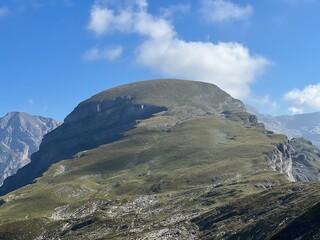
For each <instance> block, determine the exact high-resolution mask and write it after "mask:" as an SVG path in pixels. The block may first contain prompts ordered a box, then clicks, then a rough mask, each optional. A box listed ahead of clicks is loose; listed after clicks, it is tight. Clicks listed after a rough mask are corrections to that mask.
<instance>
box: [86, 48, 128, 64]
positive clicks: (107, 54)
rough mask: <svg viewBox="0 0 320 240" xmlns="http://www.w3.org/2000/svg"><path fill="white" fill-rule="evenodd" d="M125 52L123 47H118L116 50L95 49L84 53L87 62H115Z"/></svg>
mask: <svg viewBox="0 0 320 240" xmlns="http://www.w3.org/2000/svg"><path fill="white" fill-rule="evenodd" d="M122 52H123V48H122V47H121V46H117V47H114V48H97V47H93V48H91V49H89V50H88V51H87V52H85V53H84V55H83V58H84V60H87V61H94V60H109V61H112V60H115V59H116V58H118V57H120V56H121V54H122Z"/></svg>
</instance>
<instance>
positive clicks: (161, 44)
mask: <svg viewBox="0 0 320 240" xmlns="http://www.w3.org/2000/svg"><path fill="white" fill-rule="evenodd" d="M143 6H144V7H143V8H141V7H140V5H139V6H138V8H136V9H134V8H126V9H121V10H119V11H118V12H117V13H116V12H114V11H113V10H111V9H109V8H107V7H106V6H97V5H95V6H94V7H93V9H92V11H91V17H90V23H89V26H91V27H89V29H90V30H91V31H93V32H94V33H95V34H97V35H102V34H106V33H108V32H110V31H115V30H117V31H120V32H125V33H135V34H138V35H140V36H142V37H144V40H143V42H142V43H141V44H140V45H139V46H138V47H137V50H136V58H137V62H138V63H140V64H141V65H143V66H146V67H148V68H150V69H153V70H154V71H156V72H159V73H161V74H163V75H165V76H166V77H175V78H185V79H194V80H200V81H205V82H209V83H213V84H216V85H218V86H219V87H221V88H222V89H224V90H226V91H227V92H228V93H230V94H231V95H233V96H234V97H237V98H245V97H247V96H248V95H249V94H250V84H251V83H252V82H254V80H255V79H256V78H257V76H258V75H259V74H260V73H261V72H262V71H263V70H264V69H265V67H266V66H267V65H268V60H267V59H265V58H264V57H262V56H256V55H252V54H251V53H250V51H249V49H248V48H246V47H245V46H243V45H242V44H239V43H235V42H227V43H225V42H220V43H211V42H200V41H198V42H195V41H186V40H183V39H180V38H179V37H178V34H177V32H176V31H175V29H174V27H173V25H172V23H171V22H170V21H168V20H166V19H165V18H163V17H156V16H154V15H151V14H150V13H148V12H147V9H146V7H145V5H143ZM99 16H100V17H99Z"/></svg>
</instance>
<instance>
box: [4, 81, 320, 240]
mask: <svg viewBox="0 0 320 240" xmlns="http://www.w3.org/2000/svg"><path fill="white" fill-rule="evenodd" d="M162 83H163V81H162V82H161V84H160V85H159V84H156V82H144V83H143V84H141V83H140V84H138V85H137V86H136V85H135V84H130V85H125V86H122V87H121V88H115V89H111V90H109V91H108V92H103V93H100V94H98V95H96V96H94V97H93V98H91V99H89V100H87V101H85V102H83V103H81V104H80V105H79V106H78V107H77V108H76V111H75V112H76V113H77V111H79V113H81V111H82V109H81V108H82V107H83V106H85V105H87V104H93V105H92V106H93V109H95V108H96V103H97V102H100V101H101V100H112V99H113V98H116V97H119V96H129V95H130V96H132V97H133V104H150V105H158V106H167V107H168V108H169V109H170V111H169V112H167V113H160V114H157V115H156V116H155V117H153V118H150V119H147V120H143V121H141V122H139V124H138V125H137V127H136V128H135V129H133V130H131V131H129V132H126V134H125V135H124V137H123V138H122V139H121V140H120V141H117V142H113V143H110V144H107V145H103V146H101V147H98V148H96V149H92V150H89V151H85V152H81V153H79V154H77V155H76V156H75V157H74V159H69V160H65V161H61V162H60V163H58V164H55V165H53V166H52V167H51V168H50V169H49V170H48V171H47V172H46V173H45V174H44V176H43V177H41V178H39V179H38V181H37V182H36V183H35V184H32V185H28V186H26V187H24V188H21V189H19V190H17V191H15V192H12V193H10V194H8V195H6V196H4V197H3V199H5V200H6V203H5V204H4V205H3V206H1V207H0V238H1V239H34V238H35V237H36V236H39V235H42V237H43V238H42V239H57V238H59V239H119V238H121V239H135V238H139V239H159V238H161V237H164V236H166V237H169V238H170V237H171V238H178V237H180V238H181V239H187V238H188V239H192V238H193V237H194V238H199V237H200V238H204V239H205V238H209V239H210V238H217V239H219V238H224V237H232V236H240V237H241V236H246V238H248V236H252V234H253V233H255V232H256V231H259V229H264V227H265V226H268V224H269V223H272V224H270V226H273V230H272V231H270V233H268V232H263V233H259V234H258V235H256V236H258V237H256V238H255V239H265V238H266V237H269V236H270V234H273V232H276V231H277V230H279V229H281V228H282V227H284V226H286V224H288V222H289V221H291V220H292V218H293V217H295V216H299V215H300V214H302V213H303V212H304V211H305V210H306V209H308V208H310V207H311V206H312V205H313V204H315V203H316V202H318V201H319V200H320V197H319V196H318V191H317V190H316V188H315V187H312V186H309V185H301V184H294V183H290V182H289V181H288V180H287V178H286V177H285V176H284V175H283V174H280V173H277V172H274V171H272V170H271V169H270V167H269V166H268V165H267V163H266V155H265V153H267V152H270V151H272V150H273V149H274V144H275V143H279V142H283V141H285V140H286V139H285V137H284V136H282V135H266V134H265V132H264V130H263V129H262V128H260V127H254V126H252V127H249V126H248V125H245V124H241V123H240V122H241V121H242V119H245V118H246V116H245V115H246V114H244V113H241V114H239V115H232V116H231V117H230V120H228V119H225V118H224V117H222V116H219V115H204V116H197V117H195V116H193V115H192V114H188V111H191V112H192V111H197V109H201V110H202V111H204V112H206V111H209V112H211V113H212V109H214V110H217V111H218V112H220V111H222V110H238V111H239V110H241V108H242V105H241V103H240V102H238V101H236V100H232V99H231V98H230V96H228V95H226V94H225V93H224V92H222V91H221V90H219V89H217V88H216V87H214V86H212V85H211V86H208V84H204V83H200V84H199V83H195V82H192V83H190V82H185V81H172V80H169V81H165V82H164V84H162ZM132 89H135V91H133V90H132ZM168 89H171V90H170V91H168ZM172 89H173V90H172ZM162 92H166V94H164V95H161V93H162ZM199 92H200V93H201V94H200V95H199ZM228 101H229V102H228ZM231 102H232V103H231ZM187 106H188V107H187ZM190 106H191V108H190ZM82 113H83V116H85V115H86V114H87V112H85V110H84V111H83V112H82ZM192 116H193V117H192ZM75 117H76V114H74V115H73V116H71V118H70V119H75ZM232 119H234V120H232ZM266 188H268V190H267V191H266ZM296 189H298V190H296ZM290 194H291V195H290ZM292 194H293V195H292ZM304 195H306V196H311V197H310V198H308V199H307V201H305V198H304V197H303V196H304ZM292 196H293V197H292ZM279 203H283V204H282V205H281V208H280V210H279V209H278V208H277V206H278V204H279ZM266 206H268V207H266ZM251 209H252V212H251ZM264 209H267V210H270V212H271V214H269V213H268V211H265V210H264ZM256 212H257V213H258V214H255V213H256ZM288 212H292V214H291V215H290V216H291V218H289V217H288V216H286V214H287V213H288ZM248 213H249V214H248ZM250 214H251V215H250ZM219 216H221V217H219ZM283 216H286V217H288V219H287V220H286V221H284V222H283V218H282V217H283ZM192 219H194V220H193V222H191V220H192ZM282 222H283V223H282ZM267 223H268V224H267ZM259 224H260V228H259ZM281 224H282V225H281ZM225 226H227V228H226V227H225ZM198 228H199V229H200V231H199V230H198ZM266 229H267V228H266ZM234 233H237V234H238V235H235V234H234ZM268 234H269V235H268ZM38 239H41V238H38Z"/></svg>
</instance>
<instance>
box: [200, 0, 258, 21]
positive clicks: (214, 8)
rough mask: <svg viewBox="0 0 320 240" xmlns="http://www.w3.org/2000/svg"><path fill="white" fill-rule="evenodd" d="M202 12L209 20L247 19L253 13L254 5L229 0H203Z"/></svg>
mask: <svg viewBox="0 0 320 240" xmlns="http://www.w3.org/2000/svg"><path fill="white" fill-rule="evenodd" d="M200 12H201V14H202V15H203V17H204V18H205V19H206V20H207V21H209V22H224V21H231V20H246V19H248V18H249V17H250V16H251V15H252V14H253V7H252V6H251V5H247V6H244V7H242V6H239V5H237V4H235V3H232V2H231V1H228V0H202V1H201V10H200Z"/></svg>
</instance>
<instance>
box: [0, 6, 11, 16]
mask: <svg viewBox="0 0 320 240" xmlns="http://www.w3.org/2000/svg"><path fill="white" fill-rule="evenodd" d="M9 12H10V10H9V8H7V7H0V17H3V16H5V15H7V14H9Z"/></svg>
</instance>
